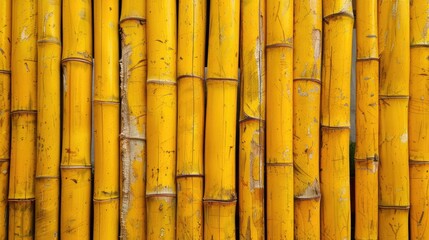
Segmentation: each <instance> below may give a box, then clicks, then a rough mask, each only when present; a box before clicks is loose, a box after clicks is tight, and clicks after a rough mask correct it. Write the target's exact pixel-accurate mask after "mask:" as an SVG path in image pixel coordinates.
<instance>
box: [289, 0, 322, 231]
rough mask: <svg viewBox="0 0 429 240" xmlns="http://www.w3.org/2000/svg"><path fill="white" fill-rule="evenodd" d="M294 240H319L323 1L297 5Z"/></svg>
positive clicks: (304, 2)
mask: <svg viewBox="0 0 429 240" xmlns="http://www.w3.org/2000/svg"><path fill="white" fill-rule="evenodd" d="M294 4H295V5H294V11H295V17H294V42H295V43H298V44H295V46H294V53H293V55H294V56H293V57H294V77H293V78H294V79H293V81H294V83H293V84H294V86H293V109H294V110H293V112H294V114H293V123H294V128H293V136H294V138H293V156H294V159H293V162H294V169H295V171H294V196H295V204H294V205H295V207H294V209H295V216H294V219H295V239H320V179H319V137H320V134H319V126H320V122H319V120H320V119H319V118H320V117H319V116H320V84H321V60H322V1H321V0H317V1H295V2H294Z"/></svg>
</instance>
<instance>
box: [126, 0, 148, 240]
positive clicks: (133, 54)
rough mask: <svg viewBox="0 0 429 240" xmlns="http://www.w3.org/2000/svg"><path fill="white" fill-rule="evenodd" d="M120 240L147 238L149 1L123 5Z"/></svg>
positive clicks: (129, 1) (130, 1) (130, 2)
mask: <svg viewBox="0 0 429 240" xmlns="http://www.w3.org/2000/svg"><path fill="white" fill-rule="evenodd" d="M121 9H122V12H121V22H120V26H121V38H122V69H121V79H122V81H121V97H122V100H121V160H122V164H121V168H122V171H121V172H122V174H121V202H120V207H121V210H120V216H121V233H120V235H121V239H145V238H146V200H145V187H146V171H145V169H146V1H133V0H123V1H122V6H121Z"/></svg>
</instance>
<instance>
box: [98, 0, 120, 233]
mask: <svg viewBox="0 0 429 240" xmlns="http://www.w3.org/2000/svg"><path fill="white" fill-rule="evenodd" d="M118 21H119V1H118V0H95V2H94V47H95V49H94V55H95V58H94V63H95V74H94V166H95V168H94V169H95V172H94V200H93V201H94V232H93V239H95V240H97V239H100V240H104V239H117V238H118V236H119V224H118V223H119V131H120V130H119V128H120V127H119V114H120V110H119V107H120V106H119V38H118V24H119V23H118Z"/></svg>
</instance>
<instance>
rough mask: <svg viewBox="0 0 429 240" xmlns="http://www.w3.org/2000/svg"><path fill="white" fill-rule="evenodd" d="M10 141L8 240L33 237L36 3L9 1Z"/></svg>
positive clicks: (27, 0)
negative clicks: (10, 53)
mask: <svg viewBox="0 0 429 240" xmlns="http://www.w3.org/2000/svg"><path fill="white" fill-rule="evenodd" d="M12 16H13V19H12V38H11V42H12V62H11V63H12V65H11V66H12V69H11V70H12V72H14V74H13V76H12V84H11V85H12V100H11V119H12V124H11V125H12V132H11V134H12V139H11V162H10V178H9V180H10V181H9V228H8V229H9V230H8V236H9V239H33V237H34V227H33V225H34V197H35V192H34V175H35V170H36V169H35V168H36V120H37V119H36V117H37V1H35V0H17V1H13V2H12Z"/></svg>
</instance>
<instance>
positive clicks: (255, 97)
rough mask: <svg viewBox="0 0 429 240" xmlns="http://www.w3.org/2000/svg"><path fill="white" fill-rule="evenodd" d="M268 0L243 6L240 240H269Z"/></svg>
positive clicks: (254, 0) (250, 2) (255, 0)
mask: <svg viewBox="0 0 429 240" xmlns="http://www.w3.org/2000/svg"><path fill="white" fill-rule="evenodd" d="M265 21H266V18H265V1H264V0H252V1H242V4H241V39H240V40H241V41H240V42H241V44H240V45H241V50H240V62H241V64H240V65H241V101H240V151H239V194H238V196H239V198H238V199H239V204H238V206H239V214H240V239H249V240H250V239H264V238H265V216H264V214H265V211H264V208H265V207H264V168H265V166H264V163H265V36H266V33H265V30H266V27H265V26H266V22H265Z"/></svg>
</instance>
